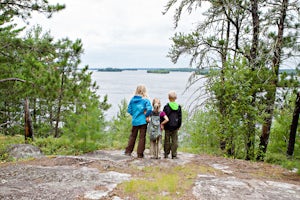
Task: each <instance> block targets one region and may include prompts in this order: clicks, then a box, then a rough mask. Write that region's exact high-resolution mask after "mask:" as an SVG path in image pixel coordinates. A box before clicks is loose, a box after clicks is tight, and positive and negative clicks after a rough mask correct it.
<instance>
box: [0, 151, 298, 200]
mask: <svg viewBox="0 0 300 200" xmlns="http://www.w3.org/2000/svg"><path fill="white" fill-rule="evenodd" d="M145 155H146V157H145V158H144V159H137V158H136V157H135V156H132V157H129V156H125V155H123V151H117V150H114V151H95V152H92V153H89V154H86V155H83V156H57V157H41V158H36V159H33V160H28V161H18V162H14V163H6V164H2V165H0V181H1V182H0V188H1V191H0V199H7V200H8V199H10V200H11V199H18V200H27V199H28V200H29V199H53V200H54V199H55V200H60V199H61V200H65V199H75V200H78V199H115V200H117V199H137V196H136V195H134V194H126V193H125V192H124V191H122V190H121V189H120V188H119V187H118V184H120V183H122V182H124V181H127V180H132V179H137V178H145V177H144V174H143V169H144V168H147V167H160V169H161V170H163V171H165V172H167V171H168V170H169V169H170V167H176V166H184V167H187V169H188V168H189V167H190V168H191V169H193V170H194V171H195V172H196V174H197V176H196V177H195V178H193V182H194V184H193V185H192V186H191V188H189V189H188V190H187V191H185V194H180V195H178V198H176V197H174V196H172V198H173V199H191V200H192V199H201V200H202V199H204V200H205V199H207V200H210V199H223V200H226V199H228V200H229V199H231V200H232V199H284V200H285V199H300V176H299V175H297V174H295V173H292V172H290V171H288V170H286V169H283V168H281V167H279V166H274V165H269V164H266V163H253V162H248V161H244V160H232V159H225V158H221V157H213V156H208V155H194V154H188V153H181V152H179V154H178V156H179V159H176V160H175V159H174V160H173V159H158V160H156V159H150V156H149V154H148V153H147V152H146V154H145ZM182 176H184V174H182ZM161 196H168V194H163V193H162V194H161ZM149 199H150V197H149Z"/></svg>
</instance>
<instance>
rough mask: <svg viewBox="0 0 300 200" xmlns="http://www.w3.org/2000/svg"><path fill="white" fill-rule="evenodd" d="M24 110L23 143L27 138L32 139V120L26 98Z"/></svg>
mask: <svg viewBox="0 0 300 200" xmlns="http://www.w3.org/2000/svg"><path fill="white" fill-rule="evenodd" d="M24 112H25V116H24V117H25V143H27V141H28V138H30V139H31V140H33V128H32V121H31V117H30V111H29V101H28V98H26V99H25V103H24Z"/></svg>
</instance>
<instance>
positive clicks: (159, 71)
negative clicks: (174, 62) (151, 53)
mask: <svg viewBox="0 0 300 200" xmlns="http://www.w3.org/2000/svg"><path fill="white" fill-rule="evenodd" d="M147 73H156V74H168V73H170V71H169V70H166V69H149V70H147Z"/></svg>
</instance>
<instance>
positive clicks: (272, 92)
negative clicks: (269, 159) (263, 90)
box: [257, 0, 288, 160]
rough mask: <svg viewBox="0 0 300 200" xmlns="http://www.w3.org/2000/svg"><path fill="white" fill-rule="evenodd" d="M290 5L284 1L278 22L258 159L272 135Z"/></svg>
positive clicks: (261, 156) (265, 150)
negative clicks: (284, 35)
mask: <svg viewBox="0 0 300 200" xmlns="http://www.w3.org/2000/svg"><path fill="white" fill-rule="evenodd" d="M287 7H288V0H283V1H282V9H281V13H280V15H281V17H280V20H279V23H278V34H277V39H276V41H275V47H274V55H273V59H272V76H273V77H272V81H271V83H270V84H271V88H270V89H269V90H268V91H267V111H266V112H267V114H268V116H267V117H266V119H265V122H264V124H263V127H262V134H261V137H260V144H259V154H258V156H257V160H264V155H265V153H266V152H267V147H268V141H269V137H270V130H271V126H272V119H273V113H274V104H275V98H276V88H277V84H278V75H279V66H280V62H281V53H282V46H283V33H284V24H285V19H286V13H287Z"/></svg>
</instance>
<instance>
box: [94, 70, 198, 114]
mask: <svg viewBox="0 0 300 200" xmlns="http://www.w3.org/2000/svg"><path fill="white" fill-rule="evenodd" d="M190 76H191V72H170V73H168V74H156V73H147V71H146V70H137V71H131V70H125V71H122V72H98V71H93V74H92V79H93V80H94V81H96V83H97V84H98V86H99V90H98V91H97V94H98V95H100V98H101V100H103V97H104V95H106V94H107V95H108V103H109V104H111V105H112V106H111V108H110V109H109V110H108V111H107V112H106V113H105V116H106V119H111V118H112V117H113V116H117V113H118V111H119V107H118V106H119V105H120V103H121V101H122V99H126V100H127V102H129V100H130V99H131V98H132V96H133V95H134V92H135V89H136V86H137V85H138V84H144V85H145V86H146V88H147V91H148V95H149V98H150V100H151V101H152V99H153V98H155V97H157V98H159V99H160V100H161V103H162V106H164V105H165V104H166V103H167V102H168V92H169V91H170V90H175V91H176V93H177V102H178V103H179V104H180V105H182V106H183V107H184V108H185V107H187V106H189V105H190V104H191V102H192V101H191V100H190V97H191V95H193V94H195V90H196V89H197V88H199V84H200V87H201V85H202V86H203V84H204V79H203V80H202V81H200V82H199V81H198V83H197V84H198V85H197V86H196V85H195V86H194V87H192V88H190V89H189V90H187V91H186V92H185V89H186V85H187V83H188V79H189V77H190Z"/></svg>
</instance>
